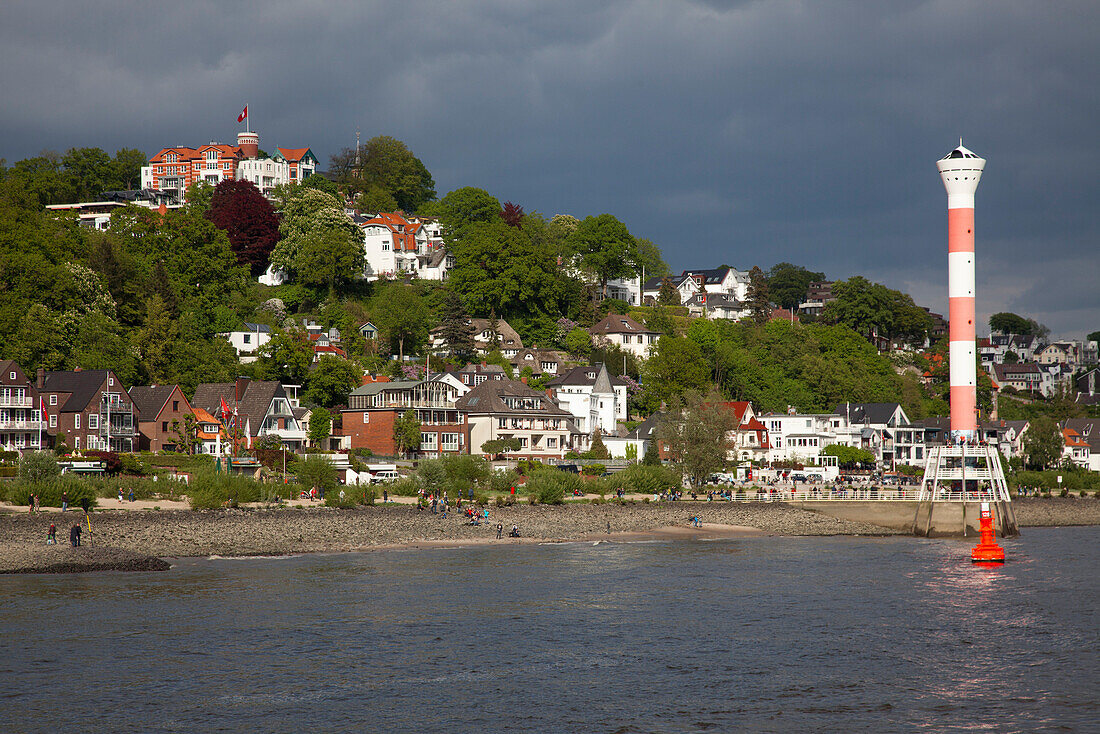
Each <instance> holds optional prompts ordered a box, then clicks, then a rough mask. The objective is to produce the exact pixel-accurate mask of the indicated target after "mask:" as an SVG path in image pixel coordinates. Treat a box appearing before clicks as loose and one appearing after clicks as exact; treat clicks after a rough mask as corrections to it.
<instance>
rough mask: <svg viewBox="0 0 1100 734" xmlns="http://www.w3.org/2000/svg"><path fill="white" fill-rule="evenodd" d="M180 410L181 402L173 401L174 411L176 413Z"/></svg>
mask: <svg viewBox="0 0 1100 734" xmlns="http://www.w3.org/2000/svg"><path fill="white" fill-rule="evenodd" d="M179 409H180V401H178V400H173V401H172V410H173V411H176V410H179Z"/></svg>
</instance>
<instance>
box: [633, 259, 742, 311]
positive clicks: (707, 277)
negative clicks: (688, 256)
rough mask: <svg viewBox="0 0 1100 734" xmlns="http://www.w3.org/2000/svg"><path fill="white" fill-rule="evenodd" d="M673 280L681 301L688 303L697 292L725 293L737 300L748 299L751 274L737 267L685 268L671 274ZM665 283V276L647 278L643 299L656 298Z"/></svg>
mask: <svg viewBox="0 0 1100 734" xmlns="http://www.w3.org/2000/svg"><path fill="white" fill-rule="evenodd" d="M671 280H672V285H673V286H674V287H675V288H676V290H677V292H678V293H679V294H680V303H686V302H687V301H688V300H689V299H690V298H691V297H692V296H693V295H695V294H696V293H724V294H726V295H728V296H730V297H731V298H732V299H733V300H735V301H746V300H748V293H749V274H748V273H746V272H743V271H741V270H737V269H736V268H714V269H711V270H685V271H684V272H682V273H680V274H679V275H674V276H671ZM663 283H664V278H663V277H657V278H650V279H649V280H647V281H646V282H645V285H644V286H643V287H642V297H643V299H654V300H656V298H657V296H658V294H659V293H660V292H661V285H662V284H663Z"/></svg>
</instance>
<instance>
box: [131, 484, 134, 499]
mask: <svg viewBox="0 0 1100 734" xmlns="http://www.w3.org/2000/svg"><path fill="white" fill-rule="evenodd" d="M130 501H131V502H133V501H134V488H133V487H130Z"/></svg>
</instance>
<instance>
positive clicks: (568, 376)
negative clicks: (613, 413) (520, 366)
mask: <svg viewBox="0 0 1100 734" xmlns="http://www.w3.org/2000/svg"><path fill="white" fill-rule="evenodd" d="M625 384H626V382H625V381H624V380H623V379H621V378H619V377H612V376H611V375H610V373H608V371H607V367H605V366H604V365H602V364H598V365H591V366H581V367H574V368H573V369H571V370H569V371H568V372H565V373H563V374H561V375H558V376H557V377H555V378H554V379H552V380H550V381H549V382H547V383H546V386H547V387H555V386H557V385H592V386H593V388H592V392H603V393H610V392H614V389H613V386H622V385H625ZM597 386H599V388H602V389H597Z"/></svg>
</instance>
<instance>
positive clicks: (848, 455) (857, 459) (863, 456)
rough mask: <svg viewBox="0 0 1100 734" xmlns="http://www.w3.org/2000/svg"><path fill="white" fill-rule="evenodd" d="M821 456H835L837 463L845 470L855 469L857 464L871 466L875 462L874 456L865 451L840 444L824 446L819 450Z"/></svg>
mask: <svg viewBox="0 0 1100 734" xmlns="http://www.w3.org/2000/svg"><path fill="white" fill-rule="evenodd" d="M821 455H822V456H835V457H836V460H837V463H838V464H840V465H841V466H842V467H844V468H846V469H850V468H853V467H856V466H858V465H859V464H873V463H874V461H875V455H874V454H873V453H871V452H870V451H867V450H866V449H861V448H857V447H855V446H842V445H840V444H830V445H828V446H826V447H825V448H823V449H821Z"/></svg>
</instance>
